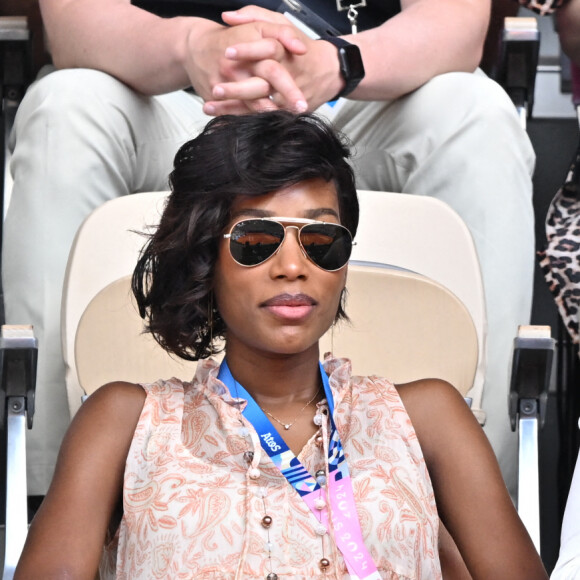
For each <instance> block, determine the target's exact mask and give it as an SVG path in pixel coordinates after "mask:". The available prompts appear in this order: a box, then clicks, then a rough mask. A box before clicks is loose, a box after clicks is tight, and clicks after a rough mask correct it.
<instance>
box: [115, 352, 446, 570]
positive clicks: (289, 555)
mask: <svg viewBox="0 0 580 580" xmlns="http://www.w3.org/2000/svg"><path fill="white" fill-rule="evenodd" d="M325 369H326V372H327V373H328V374H329V377H330V380H329V381H330V386H331V389H332V392H333V395H334V399H335V422H336V425H337V429H338V430H339V433H340V435H341V439H342V443H343V447H344V450H345V454H346V457H347V460H348V465H349V469H350V474H351V477H352V482H353V491H354V496H355V500H356V505H357V512H358V517H359V520H360V523H361V528H362V533H363V537H364V540H365V544H366V546H367V549H368V550H369V552H370V554H371V555H372V557H373V559H374V562H375V564H376V566H377V569H378V572H379V574H380V576H381V578H384V579H389V580H410V579H417V580H418V579H427V578H428V579H430V580H432V579H438V578H441V571H440V565H439V557H438V551H437V537H438V522H439V520H438V516H437V509H436V507H435V500H434V495H433V489H432V486H431V482H430V479H429V475H428V473H427V468H426V466H425V460H424V458H423V454H422V452H421V448H420V446H419V443H418V441H417V437H416V435H415V431H414V429H413V426H412V425H411V421H410V419H409V416H408V415H407V412H406V411H405V408H404V406H403V404H402V402H401V400H400V398H399V395H398V393H397V391H396V389H395V388H394V386H393V385H392V384H391V383H389V382H388V381H386V380H385V379H382V378H378V377H364V378H363V377H352V376H351V366H350V362H349V361H348V360H346V359H328V360H327V361H326V362H325ZM218 370H219V366H218V364H217V363H216V362H215V361H213V360H206V361H201V362H200V363H199V365H198V367H197V372H196V376H195V378H194V380H193V381H192V382H191V383H183V382H182V381H180V380H177V379H171V380H167V381H158V382H156V383H153V384H148V385H143V388H144V389H145V391H146V392H147V398H146V400H145V405H144V408H143V411H142V414H141V417H140V419H139V423H138V426H137V429H136V431H135V435H134V438H133V441H132V444H131V448H130V451H129V455H128V457H127V464H126V469H125V480H124V490H123V503H124V515H123V520H122V522H121V525H120V529H119V534H118V554H117V564H116V568H117V578H120V579H123V580H129V579H131V580H135V579H143V580H145V579H147V580H151V579H153V578H155V579H157V578H159V579H164V580H167V579H191V578H194V579H204V580H205V579H207V580H210V579H211V580H213V579H223V580H226V579H228V580H230V579H234V578H240V579H249V580H254V579H255V580H258V579H259V580H264V579H265V578H266V576H267V575H268V574H269V573H270V572H271V571H272V570H273V571H274V572H275V573H276V574H277V575H278V578H280V579H282V578H294V579H300V578H302V579H305V580H306V579H308V580H312V579H314V578H321V579H322V578H323V579H324V580H329V579H330V578H338V579H341V580H342V579H345V578H349V575H348V572H347V569H346V566H345V564H344V561H343V559H342V556H341V555H340V552H338V550H337V549H336V546H335V543H334V539H333V534H332V533H330V534H327V535H326V536H325V537H324V554H323V553H322V551H323V546H322V541H321V536H319V535H317V534H316V527H317V520H316V518H315V517H314V516H313V514H312V513H311V512H310V510H309V509H308V507H307V506H306V505H305V504H304V502H303V500H302V499H301V498H300V497H299V496H298V494H297V493H296V492H295V490H294V489H293V488H292V487H291V486H290V485H289V484H288V483H287V481H286V479H285V478H284V477H283V476H282V475H281V474H280V472H279V471H277V469H276V468H275V466H274V465H273V464H272V462H271V460H270V458H269V457H268V455H267V454H266V453H263V452H261V449H260V447H259V440H258V438H257V434H256V432H255V430H254V429H253V427H252V426H251V425H250V424H249V423H248V422H247V421H246V420H245V419H242V418H241V413H240V409H239V405H238V404H237V403H236V400H235V399H233V398H232V396H231V395H230V393H229V392H228V391H227V389H226V387H225V386H224V384H223V383H222V382H221V381H218V380H217V378H216V377H217V374H218ZM319 406H320V407H325V406H326V402H324V401H323V402H321V403H319ZM320 410H323V409H320ZM248 450H250V451H254V457H253V461H252V467H253V468H257V469H259V472H260V476H259V477H258V478H257V479H252V478H251V477H250V476H249V472H250V467H249V465H248V461H247V459H248V454H247V453H245V452H246V451H248ZM299 459H300V460H301V462H302V463H303V465H304V466H305V467H306V469H308V471H309V472H310V473H312V474H314V473H315V472H316V471H317V470H319V469H321V468H324V463H325V460H324V454H323V450H322V448H321V446H320V445H319V443H318V442H317V441H316V438H315V437H314V438H312V439H311V440H310V441H309V442H308V443H307V444H306V445H305V447H304V449H303V450H302V452H301V454H300V455H299ZM253 475H254V476H255V475H256V473H255V471H254V473H253ZM265 513H269V514H271V515H272V517H273V522H272V525H271V527H270V528H269V529H268V530H266V529H265V528H264V527H263V526H262V525H261V521H262V518H263V517H264V514H265ZM319 531H320V530H319ZM268 536H269V538H268ZM268 539H269V542H270V543H269V544H268V545H267V542H268ZM268 550H270V551H269V552H268ZM268 554H270V558H269V557H268ZM323 556H324V557H326V558H328V559H329V560H330V562H331V566H330V568H328V569H327V570H326V573H322V572H321V570H320V567H319V562H320V559H321V558H322V557H323Z"/></svg>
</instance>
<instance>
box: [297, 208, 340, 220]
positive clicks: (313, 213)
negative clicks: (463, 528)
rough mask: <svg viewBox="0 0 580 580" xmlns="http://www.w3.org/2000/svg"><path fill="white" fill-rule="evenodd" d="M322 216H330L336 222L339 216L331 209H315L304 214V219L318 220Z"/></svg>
mask: <svg viewBox="0 0 580 580" xmlns="http://www.w3.org/2000/svg"><path fill="white" fill-rule="evenodd" d="M324 215H331V216H333V217H335V218H336V219H337V220H340V216H339V215H338V212H337V211H336V210H335V209H332V208H331V207H317V208H316V209H309V210H306V211H305V212H304V217H306V218H309V219H311V220H315V219H318V218H319V217H321V216H324Z"/></svg>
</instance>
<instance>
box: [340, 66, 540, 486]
mask: <svg viewBox="0 0 580 580" xmlns="http://www.w3.org/2000/svg"><path fill="white" fill-rule="evenodd" d="M335 124H336V125H337V126H338V128H339V129H341V130H342V131H344V132H345V133H346V134H347V135H348V136H349V137H350V138H351V139H352V140H353V142H354V145H355V151H356V155H357V158H356V164H357V172H358V175H357V178H358V182H357V184H358V187H360V188H361V189H374V190H388V191H399V192H405V193H413V194H419V195H430V196H434V197H437V198H439V199H441V200H443V201H445V202H447V203H448V204H449V205H450V206H451V207H452V208H454V209H455V210H456V211H457V212H458V213H459V215H460V216H461V217H462V218H463V220H464V221H465V222H466V224H467V226H468V228H469V230H470V231H471V234H472V235H473V238H474V241H475V245H476V248H477V252H478V255H479V259H480V262H481V268H482V273H483V281H484V286H485V293H486V306H487V315H488V326H489V334H488V350H487V360H488V367H487V372H486V382H485V390H484V397H483V409H484V410H485V411H486V412H487V423H486V426H485V431H486V433H487V435H488V437H489V439H490V441H491V443H492V446H493V447H494V450H495V452H496V455H497V457H498V459H499V462H500V466H501V468H502V472H503V474H504V478H505V480H506V483H508V487H510V491H511V492H512V493H513V492H514V490H515V484H516V473H517V438H516V437H515V435H514V434H512V433H511V430H510V424H509V418H508V411H507V394H508V385H509V377H508V372H509V371H508V369H509V364H510V360H511V351H512V340H513V338H514V337H515V335H516V331H517V326H518V325H519V324H526V323H528V322H529V317H530V310H531V300H532V291H533V269H534V227H533V221H534V215H533V208H532V202H531V193H532V183H531V174H532V172H533V166H534V153H533V150H532V147H531V144H530V142H529V139H528V137H527V135H526V133H525V132H524V131H523V130H522V129H521V127H520V125H519V122H518V119H517V116H516V113H515V109H514V107H513V105H512V103H511V101H510V100H509V98H508V97H507V95H506V94H505V92H504V91H503V90H502V89H501V88H500V87H499V85H497V84H496V83H494V82H493V81H491V80H489V79H488V78H487V77H485V75H483V73H479V72H478V73H476V74H468V73H450V74H445V75H441V76H439V77H436V78H434V79H433V80H431V81H430V82H429V83H427V84H426V85H424V86H423V87H421V88H420V89H418V90H417V91H415V92H413V93H411V94H409V95H407V96H405V97H403V98H401V99H398V100H396V101H394V102H392V103H370V104H368V105H366V106H365V104H363V103H356V102H352V103H347V105H346V106H345V108H344V109H342V110H341V111H340V112H339V113H338V116H337V118H336V120H335Z"/></svg>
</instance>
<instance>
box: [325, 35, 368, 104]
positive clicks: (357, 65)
mask: <svg viewBox="0 0 580 580" xmlns="http://www.w3.org/2000/svg"><path fill="white" fill-rule="evenodd" d="M320 40H326V41H327V42H330V43H331V44H334V46H336V48H338V62H339V63H340V74H341V75H342V78H343V79H344V82H345V83H346V84H345V85H344V89H342V91H340V93H338V95H336V97H335V98H334V99H333V100H336V99H338V98H339V97H345V96H346V95H348V94H349V93H351V92H352V91H354V90H355V89H356V88H357V86H358V84H359V83H360V82H361V81H362V80H363V79H364V78H365V67H364V65H363V61H362V56H361V54H360V49H359V47H358V46H357V45H356V44H351V43H350V42H347V41H346V40H344V38H340V37H338V36H323V37H321V38H320Z"/></svg>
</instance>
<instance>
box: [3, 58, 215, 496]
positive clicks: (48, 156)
mask: <svg viewBox="0 0 580 580" xmlns="http://www.w3.org/2000/svg"><path fill="white" fill-rule="evenodd" d="M206 121H207V118H205V117H204V116H203V115H202V113H201V105H200V102H199V101H198V100H197V99H196V98H194V97H192V96H191V95H188V94H186V93H183V92H179V93H172V94H170V95H164V96H162V97H156V98H146V97H143V96H140V95H137V94H136V93H134V92H133V91H131V90H130V89H128V88H127V87H126V86H125V85H123V84H122V83H120V82H118V81H116V80H115V79H113V78H111V77H109V76H108V75H105V74H103V73H100V72H97V71H90V70H82V69H80V70H66V71H58V72H54V73H51V74H49V75H48V76H45V77H44V78H42V79H41V80H39V81H38V82H36V83H35V84H34V85H33V86H32V87H31V88H30V89H29V91H28V93H27V94H26V96H25V98H24V100H23V102H22V103H21V105H20V107H19V110H18V114H17V118H16V121H15V126H14V133H13V138H14V150H13V155H12V162H11V171H12V174H13V179H14V186H13V190H12V196H11V201H10V205H9V208H8V213H7V217H6V222H5V229H4V241H3V254H2V281H3V285H4V295H5V304H6V320H7V323H9V324H33V325H34V330H35V335H36V336H37V338H38V341H39V359H38V378H37V391H36V392H37V399H36V413H35V416H34V426H33V429H32V431H31V432H29V434H28V435H29V437H28V439H27V443H28V445H27V453H28V457H27V463H28V465H29V494H30V495H43V494H44V493H45V492H46V490H47V486H48V483H49V482H50V479H51V477H52V471H53V468H54V463H55V460H56V455H57V453H58V449H59V446H60V441H61V439H62V436H63V434H64V431H65V430H66V428H67V426H68V423H69V411H68V402H67V396H66V389H65V384H64V365H63V360H62V353H61V342H60V300H61V291H62V282H63V276H64V271H65V267H66V261H67V257H68V252H69V249H70V246H71V244H72V240H73V238H74V235H75V233H76V230H77V228H78V226H79V225H80V223H81V222H82V221H83V220H84V218H85V217H87V215H88V214H89V213H90V212H91V211H92V210H93V209H95V208H96V207H97V206H99V205H100V204H102V203H104V202H105V201H107V200H109V199H112V198H115V197H118V196H121V195H126V194H130V193H134V192H137V191H146V190H162V189H168V179H167V178H168V174H169V172H170V171H171V168H172V161H173V157H174V155H175V153H176V151H177V148H178V147H179V145H181V144H182V143H183V142H184V141H186V140H187V139H188V138H190V137H192V136H194V135H195V134H196V133H197V132H198V131H199V129H200V128H202V127H203V125H204V124H205V122H206Z"/></svg>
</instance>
